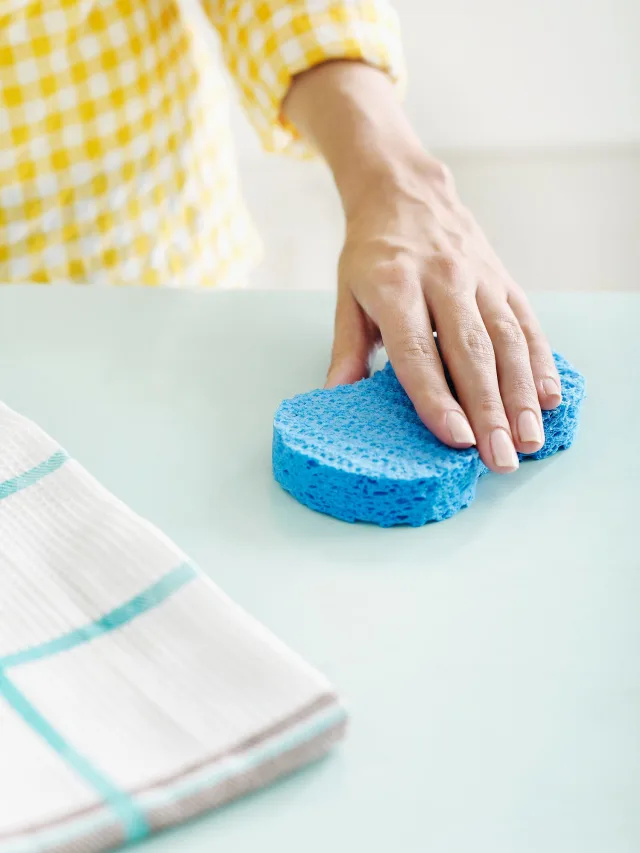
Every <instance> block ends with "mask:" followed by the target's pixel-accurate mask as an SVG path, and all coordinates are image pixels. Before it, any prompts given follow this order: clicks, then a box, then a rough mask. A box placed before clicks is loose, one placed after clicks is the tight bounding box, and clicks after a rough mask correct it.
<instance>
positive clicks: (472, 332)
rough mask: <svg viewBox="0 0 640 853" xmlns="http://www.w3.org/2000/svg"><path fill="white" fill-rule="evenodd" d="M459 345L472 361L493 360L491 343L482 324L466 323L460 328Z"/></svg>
mask: <svg viewBox="0 0 640 853" xmlns="http://www.w3.org/2000/svg"><path fill="white" fill-rule="evenodd" d="M460 345H461V348H462V350H463V352H464V353H465V354H466V355H467V356H468V357H470V358H471V359H473V360H474V361H482V362H485V361H489V360H493V357H494V353H493V344H492V343H491V338H490V337H489V333H488V332H487V330H486V329H485V328H484V327H483V326H479V325H468V326H465V327H463V328H462V329H461V332H460Z"/></svg>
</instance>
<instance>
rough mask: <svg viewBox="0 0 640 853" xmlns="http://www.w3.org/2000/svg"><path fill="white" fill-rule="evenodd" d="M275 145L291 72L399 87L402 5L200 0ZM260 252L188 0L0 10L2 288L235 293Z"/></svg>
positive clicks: (11, 1)
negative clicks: (365, 78) (356, 72)
mask: <svg viewBox="0 0 640 853" xmlns="http://www.w3.org/2000/svg"><path fill="white" fill-rule="evenodd" d="M203 5H204V8H205V11H206V12H207V14H208V16H209V19H210V20H211V22H212V23H213V25H214V26H215V28H216V29H217V30H218V33H219V35H220V40H221V43H222V52H223V56H224V58H225V61H226V63H227V65H228V67H229V69H230V71H231V73H232V75H233V76H234V77H235V79H236V81H237V83H238V86H239V88H240V92H241V97H242V102H243V104H244V106H245V108H246V109H247V111H248V113H249V115H250V117H251V119H252V121H253V123H254V124H255V126H256V128H257V130H258V132H259V134H260V136H261V139H262V141H263V143H264V145H265V146H266V147H267V148H268V149H270V150H278V151H284V150H287V149H295V148H296V146H298V145H300V144H301V143H300V142H299V141H296V139H295V135H294V133H293V132H292V131H291V129H290V128H286V127H285V126H283V124H282V123H280V122H279V112H280V105H281V103H282V99H283V97H284V95H285V94H286V91H287V89H288V86H289V84H290V81H291V77H292V75H294V74H296V73H298V72H300V71H303V70H305V69H307V68H310V67H312V66H313V65H316V64H318V63H320V62H322V61H324V60H326V59H329V58H337V57H345V58H353V59H362V60H364V61H367V62H369V63H371V64H374V65H376V66H378V67H381V68H383V69H385V70H387V71H389V72H390V73H391V74H392V75H394V76H397V75H398V71H399V69H400V66H401V56H400V42H399V36H398V26H397V20H396V16H395V14H394V12H393V10H392V9H391V7H390V5H389V3H388V2H387V0H203ZM257 254H258V240H257V238H256V235H255V234H254V231H253V228H252V226H251V223H250V221H249V217H248V216H247V213H246V210H245V207H244V204H243V201H242V197H241V194H240V191H239V186H238V180H237V176H236V166H235V161H234V152H233V145H232V139H231V132H230V128H229V121H228V112H227V97H226V89H225V83H224V79H223V76H222V74H221V71H220V69H219V68H218V67H217V64H216V60H215V56H214V55H212V52H211V51H210V50H209V49H208V48H207V46H206V42H205V40H203V39H202V38H201V37H200V34H199V33H198V27H196V26H193V20H192V19H191V18H190V15H189V13H188V11H187V10H185V9H184V8H182V7H181V3H180V0H0V281H2V282H28V281H31V282H42V283H48V282H61V281H67V282H68V281H73V282H88V283H96V284H152V285H153V284H156V285H157V284H170V285H176V286H180V285H183V286H198V285H217V286H226V287H230V286H237V285H240V284H242V283H244V281H245V280H246V277H247V274H248V271H249V269H250V267H251V266H252V265H253V262H254V261H255V259H256V256H257Z"/></svg>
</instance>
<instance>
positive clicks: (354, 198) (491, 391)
mask: <svg viewBox="0 0 640 853" xmlns="http://www.w3.org/2000/svg"><path fill="white" fill-rule="evenodd" d="M283 112H284V116H285V118H286V119H287V120H288V121H290V122H292V123H293V125H295V127H296V129H297V130H298V132H299V133H301V134H302V136H303V137H305V138H306V139H307V140H308V141H309V142H310V143H311V144H312V145H313V146H314V147H315V148H316V149H317V150H318V151H319V152H320V153H321V154H322V156H323V157H324V158H325V159H326V161H327V163H328V164H329V167H330V168H331V170H332V172H333V175H334V178H335V182H336V185H337V188H338V191H339V193H340V196H341V199H342V203H343V207H344V211H345V217H346V226H347V228H346V242H345V246H344V250H343V252H342V257H341V261H340V271H339V287H338V305H337V313H336V325H335V338H334V347H333V356H332V363H331V368H330V371H329V377H328V384H329V385H336V384H340V383H347V382H353V381H355V380H357V379H360V378H362V377H363V376H365V375H367V371H368V364H369V359H370V356H371V354H372V352H373V351H374V350H375V348H376V346H377V345H379V343H380V341H382V342H383V343H384V345H385V346H386V348H387V351H388V354H389V357H390V359H391V362H392V364H393V366H394V368H395V370H396V373H397V375H398V378H399V380H400V381H401V383H402V384H403V386H404V388H405V390H406V391H407V393H408V394H409V396H410V398H411V400H412V401H413V403H414V405H415V407H416V410H417V411H418V414H419V415H420V417H421V418H422V420H423V421H424V423H425V424H426V425H427V426H428V427H429V429H431V431H432V432H433V433H435V435H437V436H438V438H440V439H441V440H442V441H443V442H444V443H446V444H448V445H451V446H453V447H468V446H470V445H472V444H477V446H478V449H479V451H480V454H481V456H482V458H483V460H484V462H485V463H486V464H487V466H488V467H490V468H491V469H492V470H494V471H502V472H506V471H510V470H513V469H514V468H516V467H517V464H518V460H517V456H516V454H515V450H514V445H515V449H516V450H518V451H521V452H524V453H532V452H535V451H536V450H538V449H539V448H540V447H541V446H542V444H543V440H544V439H543V431H542V420H541V408H554V407H555V406H557V405H558V404H559V402H560V384H559V378H558V374H557V371H556V368H555V365H554V361H553V357H552V354H551V350H550V347H549V345H548V343H547V341H546V339H545V338H544V336H543V334H542V332H541V329H540V327H539V325H538V322H537V320H536V318H535V316H534V314H533V312H532V310H531V308H530V306H529V304H528V302H527V300H526V297H525V295H524V293H523V292H522V290H521V289H520V288H519V287H518V285H517V284H516V283H515V282H514V281H513V280H512V279H511V278H510V276H509V274H508V273H507V271H506V270H505V268H504V267H503V265H502V264H501V262H500V261H499V259H498V258H497V256H496V255H495V253H494V252H493V250H492V249H491V247H490V246H489V244H488V242H487V239H486V237H485V236H484V234H483V233H482V231H481V229H480V228H479V226H478V225H477V223H476V222H475V220H474V218H473V217H472V216H471V214H470V213H469V211H468V210H466V209H465V208H464V207H463V205H462V204H461V202H460V200H459V199H458V197H457V194H456V191H455V187H454V183H453V180H452V178H451V176H450V174H449V172H448V170H447V169H446V168H445V167H444V166H443V165H442V164H441V163H439V162H438V161H437V160H435V159H434V158H432V157H431V156H429V155H428V154H427V153H426V152H425V151H424V150H423V148H422V147H421V145H420V142H419V140H418V139H417V138H416V136H415V134H414V132H413V130H412V128H411V126H410V124H409V122H408V120H407V118H406V116H405V114H404V112H403V110H402V108H401V106H400V105H399V103H398V100H397V97H396V94H395V91H394V89H393V86H392V85H391V83H390V81H389V79H388V77H387V76H386V75H384V74H382V73H380V71H378V70H376V69H374V68H371V67H369V66H367V65H365V64H364V63H357V62H339V61H338V62H328V63H325V64H323V65H320V66H319V67H317V68H314V69H312V70H309V71H307V72H305V73H301V74H300V75H299V76H296V77H295V78H294V80H293V83H292V85H291V87H290V90H289V93H288V95H287V97H286V100H285V101H284V105H283ZM434 329H435V330H437V333H438V343H439V346H440V350H441V352H442V356H443V358H444V360H445V361H446V364H447V366H448V368H449V371H450V373H451V376H452V378H453V381H454V384H455V387H456V392H457V396H458V398H459V403H458V402H457V401H456V400H455V399H454V397H453V396H452V395H451V393H450V391H449V388H448V386H447V383H446V380H445V375H444V370H443V366H442V362H441V359H440V355H439V353H438V349H437V348H436V345H435V341H434V337H433V331H434Z"/></svg>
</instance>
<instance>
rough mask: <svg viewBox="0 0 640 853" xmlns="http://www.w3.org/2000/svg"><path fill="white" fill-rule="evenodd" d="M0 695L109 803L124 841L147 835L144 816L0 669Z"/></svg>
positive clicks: (147, 828) (147, 825)
mask: <svg viewBox="0 0 640 853" xmlns="http://www.w3.org/2000/svg"><path fill="white" fill-rule="evenodd" d="M0 696H4V698H5V699H6V701H7V702H8V703H9V705H10V706H11V707H12V708H13V709H14V711H15V712H16V713H17V714H19V715H20V716H21V717H22V719H23V720H24V721H25V723H26V724H27V725H28V726H30V727H31V729H33V731H34V732H36V733H37V734H38V735H40V737H41V738H42V739H43V740H44V741H46V743H47V744H48V745H49V746H50V747H51V748H52V749H54V750H55V751H56V752H57V753H58V755H59V756H60V757H61V758H62V759H63V760H64V761H65V762H66V763H67V764H68V766H69V767H71V768H73V769H74V770H75V771H76V773H78V775H80V776H81V777H82V778H83V779H84V780H85V782H87V783H88V784H89V785H91V787H92V788H94V789H95V790H96V791H97V792H98V794H100V796H101V797H102V799H103V800H104V801H105V802H106V803H108V804H109V806H110V807H111V808H112V809H113V811H114V813H115V814H116V815H117V816H118V818H119V820H120V821H121V822H122V825H123V828H124V832H125V838H126V840H127V841H139V840H140V839H141V838H144V837H145V836H146V835H148V834H149V824H148V823H147V821H146V819H145V816H144V814H143V813H142V811H141V810H140V809H139V808H138V806H137V805H136V804H135V803H134V802H133V801H132V800H131V798H130V797H129V795H128V794H126V793H125V792H124V791H120V790H119V789H118V787H117V786H116V785H114V784H113V782H111V780H110V779H108V778H107V777H106V776H104V775H103V774H102V773H101V772H100V771H99V770H98V769H97V768H96V767H94V766H93V764H91V762H90V761H89V760H88V759H86V758H85V757H84V755H82V754H81V753H80V752H78V751H77V750H76V749H74V748H73V747H72V746H71V744H70V743H68V742H67V741H66V740H65V739H64V738H63V737H62V735H61V734H60V733H59V732H58V731H56V729H54V728H53V726H52V725H51V724H50V723H49V722H48V721H47V720H46V719H45V718H44V717H43V716H42V714H41V713H40V712H39V711H38V710H37V708H35V707H34V706H33V705H32V704H31V702H29V700H28V699H27V697H26V696H25V695H24V694H23V693H22V692H21V691H20V690H18V688H17V687H16V686H15V685H14V683H13V682H12V681H10V679H9V678H8V676H6V675H5V674H4V672H3V671H2V669H0Z"/></svg>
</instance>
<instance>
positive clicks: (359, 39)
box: [221, 0, 406, 157]
mask: <svg viewBox="0 0 640 853" xmlns="http://www.w3.org/2000/svg"><path fill="white" fill-rule="evenodd" d="M247 6H252V7H253V8H252V10H251V12H252V19H251V20H249V21H247V22H246V23H244V25H243V23H242V19H243V15H242V14H241V13H242V10H243V7H244V8H246V7H247ZM235 12H236V14H233V10H232V13H231V14H230V15H229V16H228V18H227V23H226V24H225V26H224V30H226V32H222V33H221V35H222V41H223V50H224V53H225V56H226V60H227V63H228V65H229V67H230V70H231V72H232V74H233V75H234V76H235V78H236V80H237V82H238V84H239V86H240V90H241V97H242V100H243V104H244V106H245V108H246V110H247V113H248V115H249V118H250V119H251V121H252V123H253V125H254V126H255V128H256V130H257V132H258V134H259V136H260V139H261V142H262V144H263V146H264V148H265V149H266V150H268V151H274V152H279V153H287V154H293V155H294V156H299V157H300V156H301V157H308V156H310V155H313V152H312V151H311V150H310V149H309V147H308V146H307V145H306V144H305V143H304V142H303V140H301V139H300V138H299V136H298V135H297V133H296V131H295V128H294V127H292V126H291V125H290V124H289V123H287V122H285V121H283V120H282V118H281V109H282V102H283V100H284V98H285V96H286V94H287V92H288V91H289V87H290V85H291V81H292V78H293V77H294V76H295V75H296V74H300V73H301V72H303V71H307V70H309V69H311V68H313V67H315V66H317V65H320V64H322V63H323V62H326V61H328V60H331V59H350V60H359V61H361V62H366V63H367V64H369V65H372V66H374V67H375V68H379V69H380V70H382V71H384V72H386V73H387V74H388V75H389V76H390V77H391V79H392V80H393V81H394V82H395V83H396V84H397V85H398V87H399V89H400V91H402V90H403V89H404V85H405V81H406V75H405V67H404V60H403V55H402V42H401V38H400V25H399V22H398V17H397V14H396V12H395V10H394V9H393V8H392V6H391V5H390V3H389V2H387V0H357V2H349V0H338V2H336V0H306V2H301V3H291V2H290V0H270V2H262V3H260V4H259V5H258V7H257V8H256V7H255V4H253V3H247V2H246V0H239V2H237V3H236V9H235ZM243 45H244V46H246V50H244V51H243V50H239V49H238V48H239V47H241V46H243ZM234 46H235V47H234Z"/></svg>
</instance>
